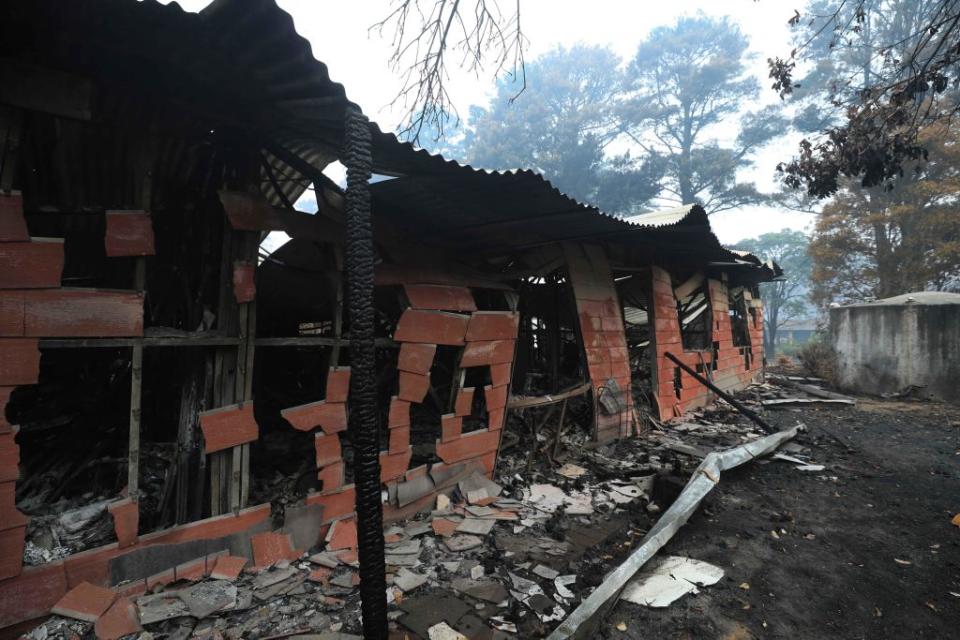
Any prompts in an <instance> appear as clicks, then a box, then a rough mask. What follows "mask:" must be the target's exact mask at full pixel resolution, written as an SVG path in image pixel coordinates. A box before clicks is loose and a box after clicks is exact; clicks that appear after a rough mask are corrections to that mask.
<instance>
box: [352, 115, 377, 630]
mask: <svg viewBox="0 0 960 640" xmlns="http://www.w3.org/2000/svg"><path fill="white" fill-rule="evenodd" d="M344 125H345V127H344V128H345V133H346V135H345V142H346V144H345V147H346V148H345V149H344V156H345V160H346V162H345V163H344V164H346V166H347V194H346V222H347V229H346V231H347V247H346V248H347V251H346V267H347V273H346V277H347V285H348V288H347V297H348V302H349V306H348V309H349V313H350V369H351V375H350V396H349V397H350V422H349V429H350V439H351V441H352V443H353V445H354V481H355V485H356V496H357V498H356V500H357V502H356V512H357V541H358V544H359V556H360V599H361V604H360V611H361V615H362V617H363V637H364V638H367V639H368V640H386V638H387V596H386V592H387V581H386V566H385V562H384V557H383V553H384V541H383V505H382V503H381V499H380V437H379V433H378V427H377V388H376V369H375V364H374V357H375V352H374V327H373V322H374V316H373V265H374V247H373V226H372V224H371V221H370V189H369V186H368V182H369V180H370V175H371V171H372V166H373V162H372V156H371V135H370V125H369V122H368V120H367V118H366V116H364V115H363V114H362V113H361V112H360V110H359V109H358V108H357V107H355V106H352V105H351V106H349V107H347V111H346V115H345V123H344Z"/></svg>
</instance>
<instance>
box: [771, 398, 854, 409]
mask: <svg viewBox="0 0 960 640" xmlns="http://www.w3.org/2000/svg"><path fill="white" fill-rule="evenodd" d="M760 404H762V405H763V406H765V407H781V406H787V405H793V404H843V405H855V404H857V401H856V400H849V399H844V400H841V399H840V398H778V399H776V400H761V401H760Z"/></svg>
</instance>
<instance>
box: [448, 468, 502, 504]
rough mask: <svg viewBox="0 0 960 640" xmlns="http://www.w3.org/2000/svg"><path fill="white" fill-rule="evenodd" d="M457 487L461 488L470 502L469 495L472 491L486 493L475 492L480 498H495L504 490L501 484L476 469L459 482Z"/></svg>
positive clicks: (461, 491)
mask: <svg viewBox="0 0 960 640" xmlns="http://www.w3.org/2000/svg"><path fill="white" fill-rule="evenodd" d="M457 488H458V489H460V493H461V495H463V496H464V497H465V498H467V501H468V502H470V500H469V495H470V494H471V492H477V491H481V492H483V494H484V495H482V496H481V495H480V494H475V495H477V497H478V499H483V498H495V497H497V496H499V495H500V493H501V492H502V491H503V488H502V487H501V486H500V485H498V484H497V483H496V482H494V481H493V480H491V479H489V478H487V477H486V476H485V475H483V474H482V473H480V472H478V471H474V472H473V473H472V474H470V475H469V476H467V477H466V478H464V479H463V480H461V481H460V482H458V483H457Z"/></svg>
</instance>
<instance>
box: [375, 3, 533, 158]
mask: <svg viewBox="0 0 960 640" xmlns="http://www.w3.org/2000/svg"><path fill="white" fill-rule="evenodd" d="M471 2H472V7H471V6H468V5H469V4H470V3H471ZM520 2H521V0H516V6H515V10H514V13H513V14H512V15H505V14H504V13H502V12H501V10H500V6H499V2H498V0H395V2H394V6H393V9H392V10H391V11H390V13H389V14H388V15H387V16H386V17H385V18H384V19H383V20H381V21H380V22H378V23H376V24H374V25H373V26H372V27H370V30H371V31H374V30H375V31H376V32H377V33H378V34H379V35H381V36H383V34H384V32H388V33H390V32H392V37H391V45H392V47H393V53H392V54H391V56H390V60H389V64H390V68H391V69H392V70H393V71H394V72H396V73H398V74H399V75H400V77H401V79H402V86H401V88H400V91H399V92H398V94H397V96H396V97H395V98H394V99H393V101H392V102H391V103H390V104H391V106H393V105H396V104H402V105H403V107H404V108H405V109H406V115H405V116H404V123H403V125H401V129H400V132H399V133H400V135H401V136H402V137H405V138H406V139H407V140H409V141H411V142H414V143H416V142H419V139H420V134H421V133H422V132H423V131H424V127H426V128H427V129H430V130H432V131H433V132H434V135H436V136H437V137H440V136H442V135H443V131H444V128H445V127H446V126H447V125H448V124H449V123H450V121H451V120H453V121H454V122H455V123H459V121H460V115H459V113H458V112H457V108H456V105H455V104H454V101H453V99H452V98H451V96H450V93H449V90H448V88H447V84H448V82H449V80H450V71H449V65H448V62H449V59H450V55H451V54H452V53H453V54H457V53H459V61H458V62H457V66H459V67H460V68H461V69H466V70H468V71H470V72H471V73H475V74H477V75H479V74H480V73H481V72H485V71H486V70H487V69H489V70H490V72H491V75H492V76H494V77H496V76H499V75H501V74H502V73H506V74H507V75H509V76H512V77H514V78H520V79H521V80H522V87H521V89H520V91H519V92H518V93H517V96H519V95H520V93H522V92H523V90H524V89H525V88H526V82H527V80H526V68H525V58H524V51H525V49H526V46H527V42H526V38H525V37H524V35H523V29H522V26H521V23H520ZM517 96H514V99H515V98H516V97H517Z"/></svg>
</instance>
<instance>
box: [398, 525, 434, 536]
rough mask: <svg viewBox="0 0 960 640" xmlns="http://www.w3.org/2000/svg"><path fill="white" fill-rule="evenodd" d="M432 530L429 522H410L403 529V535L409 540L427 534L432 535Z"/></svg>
mask: <svg viewBox="0 0 960 640" xmlns="http://www.w3.org/2000/svg"><path fill="white" fill-rule="evenodd" d="M430 530H431V527H430V523H429V522H426V521H422V522H410V523H408V524H407V526H405V527H404V528H403V535H405V536H406V537H408V538H416V537H417V536H422V535H423V534H425V533H430Z"/></svg>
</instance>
